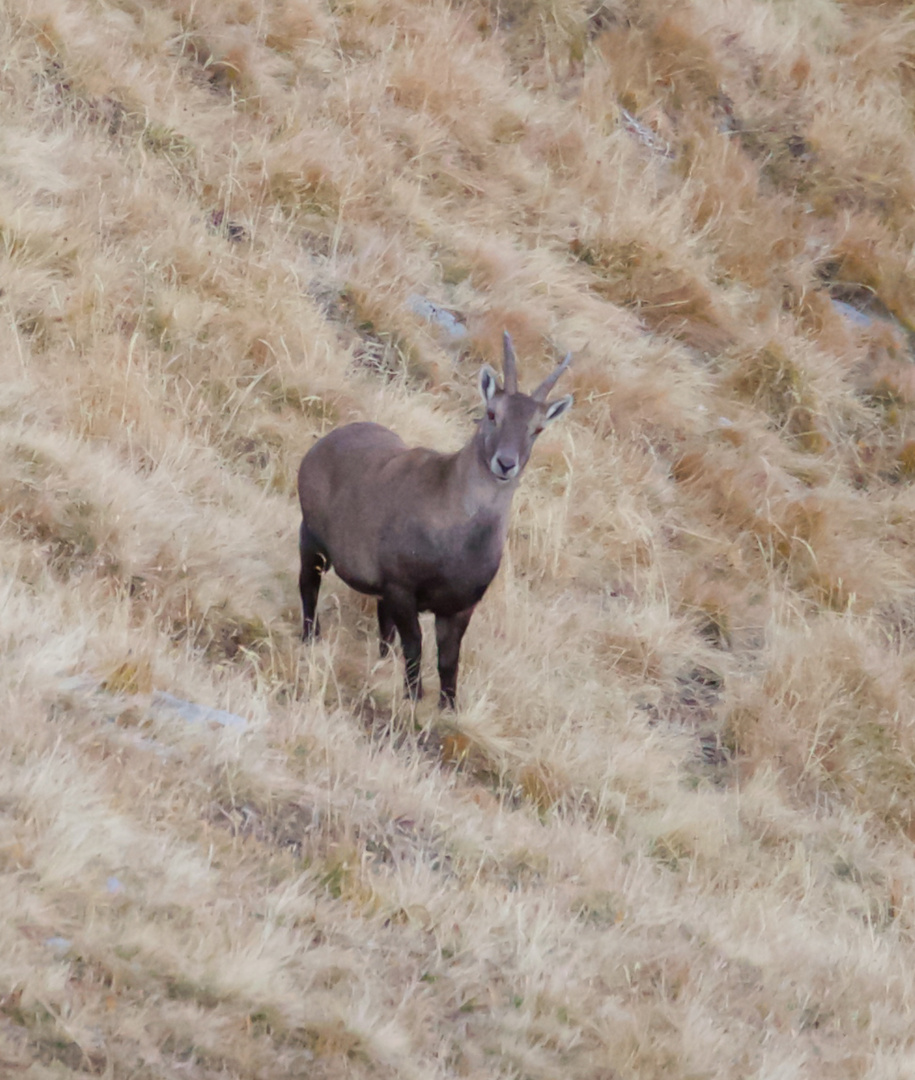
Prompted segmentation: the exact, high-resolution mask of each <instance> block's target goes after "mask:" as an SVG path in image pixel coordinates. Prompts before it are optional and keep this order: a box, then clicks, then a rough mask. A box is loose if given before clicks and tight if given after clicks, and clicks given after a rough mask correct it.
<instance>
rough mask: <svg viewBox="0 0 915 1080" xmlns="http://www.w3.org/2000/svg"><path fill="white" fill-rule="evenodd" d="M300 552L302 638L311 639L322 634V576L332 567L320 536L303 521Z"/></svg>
mask: <svg viewBox="0 0 915 1080" xmlns="http://www.w3.org/2000/svg"><path fill="white" fill-rule="evenodd" d="M299 554H300V555H301V557H302V567H301V570H300V571H299V593H300V594H301V597H302V640H303V641H311V640H313V639H314V638H316V637H319V636H320V633H321V626H320V623H319V622H318V616H317V614H316V612H317V607H318V593H319V591H320V589H321V577H322V575H323V574H324V571H325V570H327V569H329V568H330V559H328V557H327V552H326V551H325V550H324V547H323V545H322V544H321V543H320V541H319V540H318V538H317V537H316V536H315V535H314V533H312V532H311V530H310V529H309V528H308V526H307V525H306V524H305V522H304V520H303V521H302V527H301V529H300V530H299Z"/></svg>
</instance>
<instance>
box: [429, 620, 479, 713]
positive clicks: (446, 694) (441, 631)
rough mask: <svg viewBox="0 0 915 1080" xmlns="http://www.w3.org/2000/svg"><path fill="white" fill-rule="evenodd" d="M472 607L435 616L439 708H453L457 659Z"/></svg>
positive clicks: (455, 691) (455, 692)
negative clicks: (439, 689)
mask: <svg viewBox="0 0 915 1080" xmlns="http://www.w3.org/2000/svg"><path fill="white" fill-rule="evenodd" d="M472 614H473V608H472V607H469V608H467V609H466V610H464V611H459V612H458V613H457V615H447V616H446V615H436V616H435V640H436V642H437V643H438V678H439V684H440V686H441V691H440V693H439V698H438V707H439V708H440V709H453V708H454V699H455V696H456V694H457V673H458V659H459V658H460V655H461V641H462V639H463V637H464V631H465V630H466V629H467V624H468V623H469V622H470V616H471V615H472Z"/></svg>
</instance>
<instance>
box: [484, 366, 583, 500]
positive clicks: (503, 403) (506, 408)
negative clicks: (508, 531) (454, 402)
mask: <svg viewBox="0 0 915 1080" xmlns="http://www.w3.org/2000/svg"><path fill="white" fill-rule="evenodd" d="M480 395H481V397H482V398H483V404H484V406H485V412H484V413H483V419H482V420H481V421H480V434H481V437H482V443H483V459H484V461H485V462H486V465H487V467H488V468H489V471H490V472H491V473H492V475H493V476H494V477H495V478H496V480H497V481H498V482H499V483H502V484H507V483H509V482H510V481H512V480H515V479H516V478H517V477H518V476H520V474H521V472H522V470H523V469H524V466H525V465H526V464H527V460H528V458H529V457H530V455H531V448H532V447H533V445H534V440H535V439H536V438H537V436H538V435H539V434H540V432H541V431H543V429H544V428H545V427H546V426H547V424H551V423H552V422H553V421H554V420H556V419H558V418H559V417H560V416H562V414H563V413H564V412H565V411H566V410H567V409H568V408H569V406H570V405H571V404H572V397H571V395H566V396H565V397H563V398H559V399H558V400H557V401H552V402H543V401H537V400H536V399H535V398H533V397H530V396H528V395H527V394H521V393H507V392H506V391H505V390H503V389H502V388H501V387H500V386H499V380H498V377H497V376H496V373H495V371H493V369H492V368H491V367H489V365H488V364H487V365H486V366H485V367H484V368H483V369H482V371H481V372H480Z"/></svg>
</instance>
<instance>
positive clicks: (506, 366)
mask: <svg viewBox="0 0 915 1080" xmlns="http://www.w3.org/2000/svg"><path fill="white" fill-rule="evenodd" d="M571 358H572V357H571V353H570V354H569V355H568V356H567V357H566V358H565V360H564V361H563V362H562V363H561V364H560V365H559V367H557V368H556V369H555V371H553V373H552V374H551V375H549V376H548V377H547V378H546V379H544V381H543V382H542V383H541V384H540V386H538V387H537V389H536V390H535V391H534V392H533V394H530V395H528V394H522V393H520V392H519V391H518V379H517V371H516V360H515V352H514V348H513V347H512V341H511V338H510V337H509V335H508V334H507V333H506V334H505V335H504V352H503V373H504V385H503V386H500V385H499V380H498V376H497V375H496V372H495V371H494V370H493V369H492V368H491V367H490V366H489V365H488V364H487V365H485V366H484V367H483V368H482V370H481V371H480V377H479V387H480V394H481V396H482V398H483V403H484V406H485V410H486V411H485V413H484V415H483V418H482V420H480V422H479V424H478V426H477V429H476V432H475V433H474V434H473V436H472V437H471V438H470V440H469V441H468V442H467V444H466V445H465V446H464V447H463V448H462V449H461V450H459V451H457V453H454V454H441V453H438V452H437V451H435V450H427V449H424V448H422V447H416V448H413V449H410V448H408V447H407V446H406V445H405V444H404V443H403V441H402V440H401V439H400V437H399V436H397V435H395V434H394V432H393V431H390V430H389V429H388V428H385V427H382V426H381V425H380V424H371V423H357V424H347V425H346V426H345V427H341V428H336V429H335V430H334V431H331V432H330V433H329V434H328V435H325V436H324V437H323V438H322V439H320V440H319V441H318V442H316V443H315V445H314V446H313V447H312V448H311V450H309V451H308V453H307V454H306V455H305V457H304V458H303V459H302V464H301V465H300V467H299V478H298V487H299V501H300V503H301V506H302V527H301V531H300V540H299V550H300V553H301V557H302V568H301V573H300V576H299V589H300V592H301V594H302V611H303V616H304V630H303V638H304V639H305V640H306V641H307V640H309V639H310V638H313V637H317V635H318V633H319V625H318V617H317V614H316V607H317V602H318V592H319V590H320V588H321V578H322V575H323V574H324V572H325V571H326V570H328V569H330V568H331V567H333V568H334V569H335V570H336V571H337V573H338V575H339V576H340V577H341V578H342V579H343V580H344V581H345V582H346V584H347V585H350V586H351V587H352V588H354V589H357V590H358V591H359V592H362V593H367V594H369V595H370V596H377V597H378V630H379V633H380V636H381V655H382V656H385V655H387V653H388V650H389V648H390V646H391V644H392V643H393V641H394V636H395V631H396V633H397V634H399V635H400V642H401V646H402V648H403V653H404V660H405V664H406V687H407V691H408V693H409V694H410V696H411V697H412V698H413V699H414V700H415V699H417V698H420V697H422V682H421V680H420V658H421V654H422V631H421V629H420V625H419V613H420V612H421V611H431V612H433V613H434V615H435V637H436V641H437V644H438V672H439V680H440V685H441V693H440V696H439V706H440V707H442V708H444V707H452V708H453V707H454V702H455V694H456V691H457V670H458V657H459V655H460V650H461V640H462V638H463V636H464V632H465V630H466V629H467V624H468V623H469V622H470V617H471V615H473V611H474V608H475V607H476V605H477V603H478V602H479V600H480V598H481V597H482V596H483V594H484V593H485V592H486V589H487V588H488V586H489V583H490V582H491V581H492V579H493V578H494V577H495V574H496V571H497V570H498V569H499V563H500V561H501V559H502V549H503V547H504V544H505V537H506V533H507V531H508V515H509V510H510V507H511V501H512V496H513V495H514V493H515V489H516V488H517V486H518V481H519V479H520V477H521V473H522V471H523V470H524V466H525V465H526V464H527V460H528V457H529V456H530V452H531V448H532V446H533V444H534V440H535V439H536V438H537V436H538V435H539V434H540V432H541V431H542V430H543V429H544V428H545V427H546V425H547V424H549V423H551V422H552V421H553V420H556V419H557V418H558V417H560V416H561V415H562V414H563V413H564V412H565V411H566V410H567V409H568V408H569V406H570V405H571V404H572V397H571V395H567V396H565V397H562V398H559V399H558V400H556V401H552V402H549V401H547V400H546V399H547V395H548V394H549V392H550V391H551V390H552V388H553V386H554V384H555V383H556V380H557V379H558V378H559V376H560V375H561V374H562V373H563V371H565V369H566V368H567V367H568V365H569V363H570V361H571Z"/></svg>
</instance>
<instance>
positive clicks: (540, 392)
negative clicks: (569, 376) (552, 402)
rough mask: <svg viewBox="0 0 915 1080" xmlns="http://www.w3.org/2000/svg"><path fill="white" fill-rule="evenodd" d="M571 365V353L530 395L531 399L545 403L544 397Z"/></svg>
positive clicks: (567, 354)
mask: <svg viewBox="0 0 915 1080" xmlns="http://www.w3.org/2000/svg"><path fill="white" fill-rule="evenodd" d="M571 363H572V354H571V353H566V358H565V360H563V362H562V363H561V364H560V365H559V367H558V368H556V370H555V371H554V372H553V373H552V374H550V375H547V377H546V378H545V379H544V380H543V382H542V383H541V384H540V385H539V386H538V387H537V389H536V390H535V391H534V392H533V394H531V397H532V398H533V399H534V401H546V396H547V394H548V393H549V392H550V391H551V390H552V389H553V387H554V386H555V385H556V380H557V379H558V378H559V376H560V375H561V374H562V373H563V372H564V371H565V370H566V368H567V367H568V366H569V364H571Z"/></svg>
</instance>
